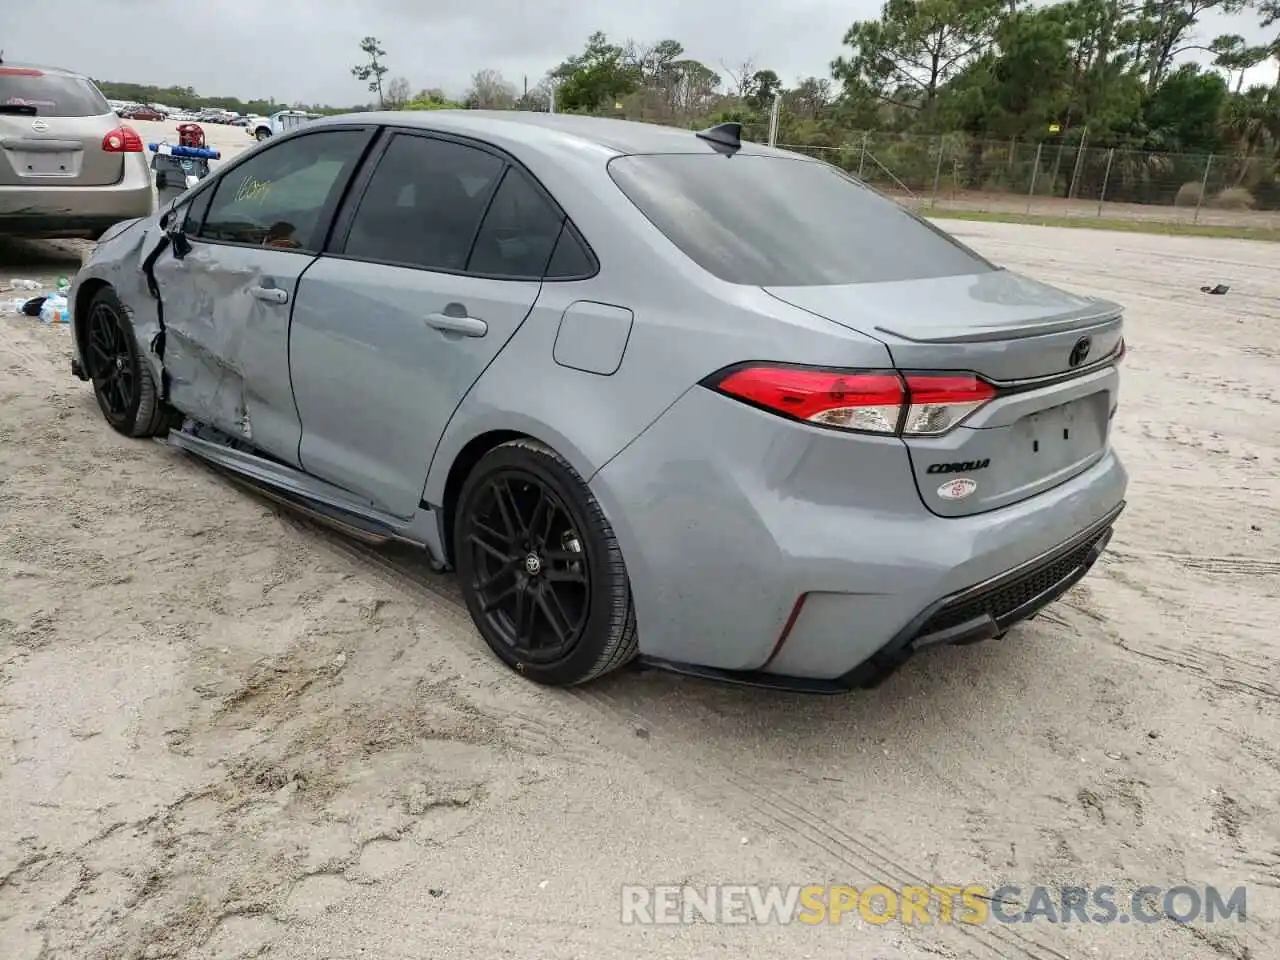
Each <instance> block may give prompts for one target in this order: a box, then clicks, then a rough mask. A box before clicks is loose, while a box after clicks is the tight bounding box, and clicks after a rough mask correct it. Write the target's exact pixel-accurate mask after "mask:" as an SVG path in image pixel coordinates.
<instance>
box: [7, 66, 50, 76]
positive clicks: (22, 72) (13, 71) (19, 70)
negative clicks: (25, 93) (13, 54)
mask: <svg viewBox="0 0 1280 960" xmlns="http://www.w3.org/2000/svg"><path fill="white" fill-rule="evenodd" d="M43 76H44V71H43V70H36V69H35V68H34V67H0V77H43Z"/></svg>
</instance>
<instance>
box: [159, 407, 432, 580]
mask: <svg viewBox="0 0 1280 960" xmlns="http://www.w3.org/2000/svg"><path fill="white" fill-rule="evenodd" d="M164 443H165V444H166V445H168V446H171V447H177V448H178V449H180V450H182V451H184V452H186V453H190V454H193V455H194V456H196V457H199V458H200V459H201V460H204V461H205V462H206V463H208V464H210V465H212V466H213V467H215V468H217V469H218V470H219V472H221V473H223V474H225V475H226V476H228V477H229V478H230V479H232V480H234V481H236V482H237V483H239V484H241V485H242V486H246V487H248V488H250V489H252V490H254V491H255V492H257V493H259V494H261V495H262V496H264V497H267V498H268V499H270V500H274V501H275V502H276V503H280V504H282V505H284V506H287V507H290V508H291V509H293V510H296V511H298V512H299V513H302V514H304V515H305V516H307V517H310V518H311V519H313V520H316V521H317V522H320V523H323V524H325V525H326V526H329V527H332V528H334V529H336V530H339V531H341V532H342V533H345V534H346V535H348V536H350V537H353V538H355V539H357V540H360V541H362V542H364V543H368V544H371V545H381V544H386V543H392V542H396V543H407V544H409V545H410V546H414V547H418V548H419V549H421V550H425V551H426V553H427V556H428V558H429V559H430V562H431V565H432V567H433V568H435V569H436V570H443V569H446V564H445V563H444V562H443V561H442V557H443V556H444V549H443V544H442V543H441V539H440V525H439V523H438V518H437V516H436V514H435V512H434V511H433V510H431V509H430V508H428V507H426V506H425V505H424V506H422V507H420V508H419V509H418V510H415V511H414V514H413V516H412V517H409V518H407V519H406V518H403V517H395V516H392V515H391V514H388V513H384V512H383V511H381V510H379V509H377V508H376V507H374V506H373V505H372V504H370V503H368V502H367V501H364V500H361V499H360V498H359V497H357V496H356V495H355V494H353V493H351V492H350V491H348V490H344V489H342V488H341V487H336V486H334V485H333V484H331V483H326V482H325V481H323V480H320V479H318V478H316V477H313V476H311V475H310V474H308V473H304V472H303V471H301V470H298V469H296V468H294V467H291V466H288V465H287V464H283V463H278V462H276V461H275V460H271V459H268V458H267V457H264V456H262V455H260V454H258V453H256V452H254V451H253V450H251V449H249V448H247V447H246V446H245V445H244V443H243V442H241V441H238V440H236V439H235V438H233V437H228V436H225V435H223V434H222V433H221V432H219V431H217V430H214V429H212V428H210V427H207V426H204V425H202V424H196V423H194V422H193V421H190V420H188V421H187V423H186V424H185V425H184V426H183V428H182V430H181V431H178V430H171V431H170V432H169V435H168V437H167V438H165V440H164Z"/></svg>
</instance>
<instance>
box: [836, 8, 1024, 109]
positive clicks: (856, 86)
mask: <svg viewBox="0 0 1280 960" xmlns="http://www.w3.org/2000/svg"><path fill="white" fill-rule="evenodd" d="M1001 12H1002V11H1001V0H888V2H887V3H885V5H884V7H883V8H881V11H880V18H879V19H878V20H860V21H858V22H856V23H854V24H853V25H852V26H851V27H849V29H848V31H846V33H845V35H844V45H845V46H847V47H849V50H850V52H849V53H848V54H847V55H842V56H840V57H837V58H836V60H835V61H833V62H832V64H831V72H832V75H833V76H834V77H835V78H836V79H837V80H839V81H841V82H842V83H843V84H844V87H845V90H846V92H850V93H856V92H858V91H866V92H870V93H871V94H873V95H874V96H877V97H879V98H880V99H882V100H884V101H885V102H887V103H891V104H894V105H896V106H899V107H910V108H914V109H921V108H928V107H930V106H932V105H933V103H934V101H935V100H936V99H937V98H938V95H939V93H940V92H941V91H942V88H943V87H944V86H945V85H946V84H947V83H949V82H950V81H951V80H953V79H954V78H955V77H956V76H958V75H959V74H960V73H961V72H963V71H964V70H965V68H966V67H968V66H969V64H970V63H972V61H973V60H974V59H975V58H976V57H977V56H978V55H980V54H981V53H982V52H983V51H984V50H986V49H987V48H988V47H990V46H991V44H992V43H993V42H994V31H995V27H996V25H997V23H998V22H999V20H1000V16H1001Z"/></svg>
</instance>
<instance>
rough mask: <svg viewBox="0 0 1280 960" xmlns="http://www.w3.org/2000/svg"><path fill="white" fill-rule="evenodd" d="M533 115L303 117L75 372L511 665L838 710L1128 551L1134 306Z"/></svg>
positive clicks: (768, 160)
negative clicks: (1104, 558) (395, 573)
mask: <svg viewBox="0 0 1280 960" xmlns="http://www.w3.org/2000/svg"><path fill="white" fill-rule="evenodd" d="M740 137H741V128H740V127H739V126H738V125H737V124H732V123H729V124H722V125H719V126H717V127H714V128H712V129H709V130H705V131H702V132H700V133H695V132H693V131H687V130H677V129H669V128H664V127H658V126H652V125H647V124H638V123H628V122H623V121H616V120H605V119H594V118H587V117H575V116H564V115H549V114H534V113H517V112H503V113H487V112H481V111H456V112H455V111H435V112H424V113H371V114H359V115H349V116H345V117H334V118H327V119H322V120H317V121H315V122H314V123H310V124H307V125H306V126H305V127H303V128H301V129H299V130H296V131H293V132H291V133H288V134H285V135H283V136H278V137H273V138H272V139H271V140H270V141H268V142H267V143H266V144H262V145H259V146H258V147H256V148H255V149H253V150H251V151H249V152H248V153H246V154H243V155H241V156H240V157H237V158H236V159H235V160H232V161H230V162H229V163H227V164H226V165H225V166H224V167H222V168H221V169H219V170H217V171H216V172H215V173H214V175H213V176H211V177H210V178H208V179H207V180H205V181H203V182H201V183H200V185H199V186H197V187H194V188H193V189H192V190H190V191H189V192H187V193H186V194H184V195H182V196H180V197H178V198H177V199H175V200H174V201H172V203H171V204H170V205H169V206H168V207H167V208H166V209H165V210H163V211H161V213H160V214H158V215H157V216H155V217H152V218H148V219H143V220H137V221H133V222H130V223H124V224H121V225H119V226H118V227H116V228H115V229H113V230H112V231H111V232H110V233H109V234H108V235H107V236H106V237H104V238H103V240H102V242H101V244H100V245H99V246H98V248H97V252H96V253H95V254H94V255H93V257H92V258H91V259H90V260H89V261H88V263H87V264H86V266H85V267H84V269H83V270H82V272H81V273H80V274H79V276H78V277H77V279H76V281H75V284H74V287H73V290H72V292H71V297H72V302H73V305H74V319H75V343H76V356H75V360H74V362H73V372H74V373H75V374H76V375H78V376H79V377H81V379H88V380H90V381H92V383H93V388H94V391H95V393H96V395H97V398H98V403H99V405H100V407H101V409H102V413H103V414H104V416H105V417H106V419H107V420H108V422H109V423H110V424H111V425H112V426H113V427H114V428H115V429H116V430H118V431H120V432H121V433H123V434H125V435H127V436H132V437H149V436H159V435H163V434H166V433H167V438H168V443H169V444H171V445H173V446H176V447H180V448H181V449H183V450H185V451H188V452H190V453H191V454H194V455H196V456H198V457H201V458H203V459H205V460H206V461H208V462H210V463H212V464H214V465H216V466H218V467H219V468H221V469H223V470H224V471H230V472H231V473H232V474H234V475H235V476H237V477H239V478H241V479H242V480H244V481H245V482H248V483H251V484H253V485H255V486H257V487H258V488H259V489H261V490H262V491H264V492H266V493H267V494H268V495H269V496H272V497H275V498H277V499H281V500H284V501H286V502H290V503H292V504H294V505H295V506H297V507H298V508H299V509H302V510H304V511H306V512H308V513H310V514H311V515H312V516H315V517H319V518H322V519H324V520H325V521H326V522H331V523H333V524H335V525H337V526H339V527H341V528H342V529H345V530H347V531H349V532H350V533H351V534H353V535H354V536H358V537H361V538H363V539H365V540H368V541H371V542H384V541H388V540H399V541H408V542H410V543H413V544H416V545H417V546H419V547H421V548H422V549H423V550H424V551H425V553H426V556H427V557H428V558H429V559H430V561H431V562H432V563H434V564H435V565H436V566H437V567H438V568H445V567H451V568H453V569H456V571H457V574H458V577H459V579H460V584H461V589H462V591H463V593H464V595H465V598H466V601H467V604H468V606H469V608H470V611H471V614H472V616H473V617H474V619H475V623H476V626H477V628H478V630H479V632H480V634H481V636H482V637H483V638H484V640H485V641H486V642H487V643H488V644H489V646H490V647H491V648H492V649H493V651H494V652H495V653H496V654H497V656H499V657H500V658H501V659H502V660H504V661H505V662H506V663H507V664H509V665H510V666H511V667H513V668H514V669H516V670H518V671H520V672H521V673H523V674H524V675H525V676H527V677H529V678H530V679H532V680H535V681H538V682H541V683H547V684H577V683H582V682H584V681H587V680H590V679H592V678H594V677H597V676H600V675H601V674H603V673H605V672H607V671H609V670H612V669H614V668H616V667H620V666H622V665H623V664H626V663H628V662H630V661H633V660H635V659H637V658H639V660H640V661H641V662H644V663H648V664H650V665H654V666H658V667H663V668H667V669H672V670H676V671H681V672H685V673H689V674H695V675H701V676H705V677H713V678H718V679H723V680H730V681H737V682H742V683H749V684H757V685H766V686H775V687H783V688H790V689H800V690H811V691H822V692H834V691H838V690H847V689H851V688H855V687H859V686H867V685H873V684H875V683H877V682H879V681H880V680H882V679H883V678H884V677H885V676H887V675H888V674H889V673H891V672H892V671H893V670H894V669H895V668H896V667H898V666H899V665H900V664H901V663H903V662H904V661H905V660H906V659H907V658H908V657H909V656H911V655H912V654H914V653H916V652H917V651H920V650H922V649H924V648H927V647H931V646H934V645H938V644H960V643H969V642H972V641H976V640H982V639H985V638H990V637H997V636H1000V635H1002V634H1003V633H1005V632H1006V631H1007V630H1008V629H1009V627H1010V626H1012V625H1013V624H1015V623H1017V622H1019V621H1020V620H1023V619H1025V618H1027V617H1030V616H1033V615H1035V614H1036V613H1037V612H1038V611H1039V610H1040V609H1041V608H1042V607H1044V605H1045V604H1047V603H1049V602H1051V601H1052V600H1054V599H1055V598H1057V597H1058V596H1059V595H1060V594H1062V593H1063V592H1064V591H1066V590H1067V589H1068V588H1069V587H1070V586H1071V585H1072V584H1074V583H1075V582H1076V581H1077V580H1078V579H1079V578H1080V577H1082V576H1083V575H1084V574H1085V573H1086V571H1087V570H1088V569H1089V568H1090V566H1091V565H1092V564H1093V562H1094V561H1095V560H1096V559H1097V558H1098V555H1099V554H1100V553H1101V551H1102V550H1103V549H1104V547H1105V546H1106V544H1107V542H1108V540H1109V538H1110V536H1111V530H1112V525H1113V522H1114V521H1115V519H1116V517H1117V515H1118V514H1119V513H1120V511H1121V509H1122V507H1123V502H1124V495H1125V488H1126V484H1127V478H1126V474H1125V471H1124V468H1123V467H1122V466H1121V464H1120V462H1119V460H1118V459H1117V458H1116V455H1115V453H1114V452H1113V450H1112V447H1111V424H1112V419H1113V417H1114V415H1115V411H1116V399H1117V392H1118V366H1119V364H1120V360H1121V357H1122V355H1123V353H1124V345H1123V340H1122V318H1121V309H1120V308H1119V307H1117V306H1116V305H1114V304H1111V303H1107V302H1103V301H1099V300H1094V299H1087V298H1083V297H1079V296H1074V295H1072V294H1069V293H1064V292H1062V291H1060V290H1056V289H1054V288H1052V287H1049V286H1046V285H1044V284H1042V283H1039V282H1036V281H1034V280H1030V279H1027V278H1026V277H1021V276H1018V275H1016V274H1013V273H1010V272H1008V271H1006V270H1003V269H1000V268H998V267H996V266H994V265H992V264H991V263H989V262H988V261H986V260H985V259H983V258H982V257H981V256H979V255H978V254H976V253H974V252H973V251H972V250H970V249H968V248H966V247H965V246H963V245H961V244H960V243H958V242H957V241H956V240H954V239H953V238H951V237H950V236H949V235H947V234H946V233H943V232H942V231H940V230H938V229H936V228H935V227H933V226H931V225H930V224H928V223H927V222H925V221H924V220H921V219H919V218H918V217H916V216H915V215H914V214H912V213H910V212H908V211H906V210H904V209H903V208H901V207H900V206H898V205H897V204H895V203H893V202H892V201H890V200H888V199H886V198H884V197H882V196H880V195H879V194H877V193H875V192H873V191H872V190H870V189H868V188H867V187H866V186H864V185H863V184H862V183H860V182H859V181H857V180H855V179H852V178H850V177H849V176H847V175H846V174H844V173H843V172H841V171H840V170H837V169H835V168H834V167H831V166H828V165H826V164H823V163H820V162H818V161H815V160H811V159H808V158H806V157H801V156H797V155H795V154H791V153H787V152H784V151H781V150H774V149H769V148H766V147H763V146H759V145H756V144H752V143H744V142H742V141H741V139H740Z"/></svg>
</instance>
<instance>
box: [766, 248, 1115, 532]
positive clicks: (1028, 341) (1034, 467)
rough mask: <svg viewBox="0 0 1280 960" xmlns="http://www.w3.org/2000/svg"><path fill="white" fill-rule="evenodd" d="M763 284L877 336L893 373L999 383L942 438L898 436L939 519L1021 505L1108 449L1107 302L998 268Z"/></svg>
mask: <svg viewBox="0 0 1280 960" xmlns="http://www.w3.org/2000/svg"><path fill="white" fill-rule="evenodd" d="M765 289H766V290H767V291H768V292H769V293H770V294H771V295H773V296H775V297H777V298H778V299H780V300H783V301H785V302H787V303H790V304H792V305H794V306H798V307H801V308H803V309H805V310H808V311H810V312H812V313H815V314H818V315H820V316H823V317H826V318H827V319H828V320H831V321H832V322H834V323H838V324H840V325H841V326H845V327H848V328H850V329H853V330H857V331H858V332H860V333H863V334H866V335H868V336H871V337H875V338H876V339H878V340H880V341H881V342H882V343H884V345H885V346H886V347H887V348H888V349H889V352H890V354H891V355H892V357H893V361H894V365H895V366H896V367H897V368H898V369H899V370H903V371H956V372H959V371H969V372H972V373H976V374H978V375H980V376H981V377H983V378H984V379H986V380H988V381H990V382H991V383H993V384H994V385H996V386H997V387H999V388H1000V393H999V394H998V395H997V397H996V398H995V399H994V400H992V401H991V402H989V403H988V404H986V405H985V406H983V407H981V408H980V409H979V410H978V411H977V412H976V413H974V414H973V415H972V416H971V417H970V418H969V419H967V420H966V421H964V422H963V423H962V424H960V425H959V426H957V427H954V428H953V429H952V430H950V431H949V432H947V433H945V434H943V435H942V436H938V437H912V436H908V437H906V438H905V441H904V442H905V443H906V445H907V448H908V450H909V451H910V455H911V463H912V469H913V471H914V473H915V480H916V487H917V489H918V491H919V493H920V499H921V500H922V501H923V503H924V505H925V506H926V507H927V508H928V509H929V510H931V511H932V512H934V513H936V514H938V515H939V516H946V517H958V516H969V515H972V514H975V513H982V512H985V511H987V510H994V509H998V508H1000V507H1003V506H1007V505H1009V504H1012V503H1017V502H1018V501H1020V500H1025V499H1027V498H1029V497H1032V496H1035V495H1036V494H1038V493H1042V492H1044V491H1046V490H1049V489H1052V488H1053V487H1056V486H1058V485H1059V484H1061V483H1064V482H1066V481H1067V480H1069V479H1071V478H1072V477H1074V476H1076V475H1078V474H1079V473H1081V472H1083V471H1084V470H1087V469H1088V468H1089V467H1090V466H1092V465H1093V464H1094V463H1096V462H1097V461H1098V460H1099V459H1101V458H1102V457H1103V456H1104V455H1105V453H1106V451H1107V447H1108V445H1109V443H1110V428H1111V418H1112V415H1113V413H1114V411H1115V407H1116V401H1117V398H1118V392H1119V377H1118V374H1117V372H1116V366H1115V362H1114V360H1115V358H1116V355H1117V353H1118V351H1119V349H1120V343H1121V337H1122V333H1123V315H1122V309H1121V308H1120V307H1119V306H1117V305H1116V304H1113V303H1109V302H1107V301H1103V300H1095V299H1090V298H1086V297H1079V296H1076V295H1074V294H1070V293H1067V292H1065V291H1062V290H1058V289H1056V288H1054V287H1051V286H1049V285H1047V284H1043V283H1040V282H1038V281H1036V280H1032V279H1030V278H1027V277H1021V276H1018V275H1017V274H1014V273H1011V272H1009V271H1007V270H995V271H989V272H984V273H977V274H970V275H965V276H953V277H939V278H934V279H922V280H910V281H902V282H893V283H858V284H848V285H838V286H804V287H767V288H765ZM1082 354H1083V356H1082ZM955 481H965V482H962V483H956V482H955Z"/></svg>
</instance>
